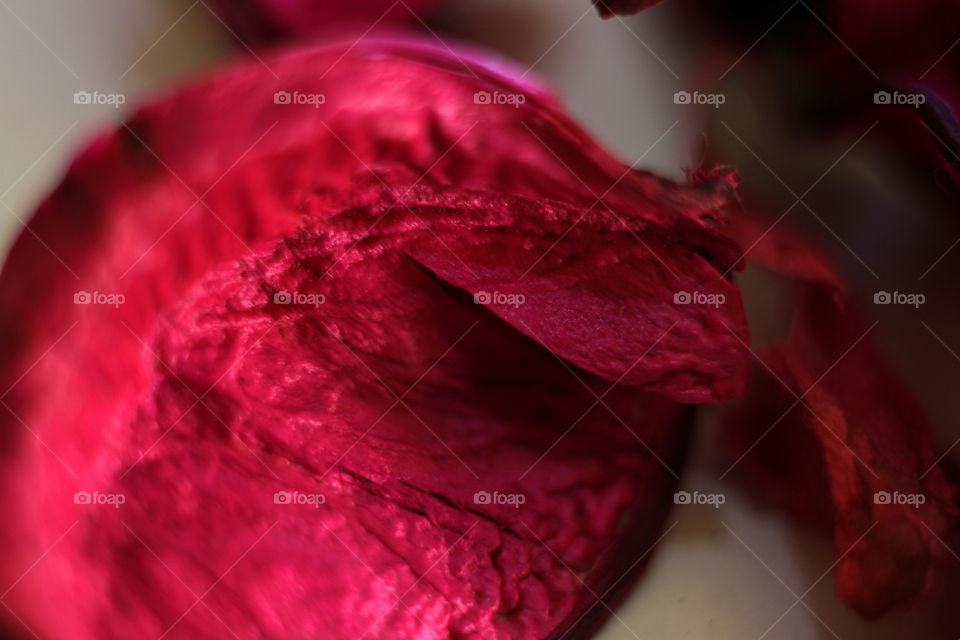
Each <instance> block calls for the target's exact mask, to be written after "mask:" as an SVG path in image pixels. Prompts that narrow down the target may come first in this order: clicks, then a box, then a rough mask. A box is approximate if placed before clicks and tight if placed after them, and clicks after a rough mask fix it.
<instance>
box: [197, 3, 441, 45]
mask: <svg viewBox="0 0 960 640" xmlns="http://www.w3.org/2000/svg"><path fill="white" fill-rule="evenodd" d="M438 4H440V1H439V0H403V1H402V2H398V1H397V0H362V1H358V2H337V1H336V0H214V1H213V2H212V5H213V7H212V8H213V9H214V10H215V11H216V12H217V14H218V15H219V16H220V18H221V19H222V20H223V21H224V22H225V23H226V24H227V26H228V27H229V28H230V30H231V31H232V32H233V33H234V35H236V36H238V37H239V38H240V39H242V40H243V41H244V43H245V44H258V43H261V42H281V41H285V40H305V39H309V38H312V37H316V36H317V35H319V34H335V33H337V32H338V31H339V32H342V31H343V30H344V29H350V28H353V29H359V30H361V31H366V30H367V29H368V28H370V29H375V28H377V27H389V26H391V25H394V26H396V25H401V24H404V23H409V24H412V25H416V26H419V23H420V20H422V19H423V18H424V17H426V16H427V15H428V14H429V12H430V10H431V9H432V8H433V7H434V6H436V5H438Z"/></svg>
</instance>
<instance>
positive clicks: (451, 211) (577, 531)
mask: <svg viewBox="0 0 960 640" xmlns="http://www.w3.org/2000/svg"><path fill="white" fill-rule="evenodd" d="M458 55H459V57H457V56H453V55H451V54H450V53H449V52H447V51H445V50H440V49H439V48H437V47H431V46H426V45H422V44H416V43H412V42H401V41H388V40H364V41H361V42H359V43H353V42H347V43H343V44H337V45H331V46H328V47H324V48H319V49H314V50H308V51H298V52H294V53H289V54H285V55H281V56H278V57H272V58H270V57H268V58H266V59H265V61H264V64H260V62H256V61H255V62H249V63H247V64H244V65H241V66H238V67H236V68H233V69H230V70H226V71H223V72H221V73H218V74H216V75H214V76H213V77H211V78H208V79H206V80H202V81H200V82H198V83H196V84H194V85H192V86H190V87H187V88H186V89H184V90H182V91H180V92H178V93H176V94H174V95H172V96H170V97H168V98H165V99H163V100H160V101H159V102H156V103H154V104H152V105H149V106H147V107H144V108H142V109H140V110H139V111H137V112H136V113H135V114H134V115H133V116H132V117H131V118H130V119H129V120H128V122H127V124H126V126H125V127H123V128H122V129H120V130H119V131H117V132H115V133H111V134H108V135H105V136H103V137H101V138H100V139H98V140H96V141H95V142H94V143H93V144H92V145H90V146H89V147H88V148H87V149H86V150H85V151H84V152H83V153H82V154H81V155H79V156H78V157H77V159H76V160H75V161H74V163H73V165H72V166H71V168H70V170H69V172H68V174H67V176H66V177H65V178H64V180H63V182H62V183H61V184H60V185H59V186H58V187H57V189H56V190H55V191H54V192H53V193H52V194H51V195H50V196H49V197H48V198H47V200H46V201H45V202H44V203H43V204H42V205H41V207H40V209H39V210H38V211H37V213H36V214H35V215H34V217H33V218H32V219H31V220H30V222H29V231H27V232H25V233H23V234H22V235H21V236H20V238H19V239H18V240H17V242H16V244H15V246H14V247H13V249H12V251H11V253H10V256H9V258H8V260H7V263H6V265H5V267H4V270H3V273H2V275H0V331H2V333H3V340H2V341H0V344H3V345H4V351H3V354H2V359H0V382H2V385H3V388H5V389H10V391H9V392H8V393H7V394H6V395H5V396H4V405H5V406H6V410H5V413H3V414H2V420H3V423H2V428H0V433H2V434H3V435H2V437H3V440H4V445H5V446H4V451H6V452H7V459H8V464H6V465H5V466H4V467H3V468H2V471H0V487H2V488H3V495H4V499H5V500H6V505H7V507H6V509H7V511H6V513H7V517H6V518H5V519H4V523H3V525H2V526H0V540H2V543H3V548H4V550H5V553H4V554H3V556H2V558H0V575H2V576H3V578H4V579H5V580H6V581H7V583H12V584H13V585H14V586H13V588H11V589H10V590H9V591H8V592H7V594H6V595H5V596H4V602H5V604H7V605H8V607H9V609H4V610H3V615H4V616H6V617H5V618H4V622H5V625H6V627H7V628H9V629H11V630H13V631H14V632H17V633H20V632H23V630H24V627H23V626H22V625H27V626H29V628H31V629H34V630H35V632H36V633H38V634H40V635H42V636H44V637H51V638H58V637H70V638H79V639H81V640H82V639H84V638H109V637H117V638H120V637H123V638H129V637H147V636H153V637H157V636H160V635H161V634H165V633H166V635H165V636H164V637H171V638H176V637H190V638H197V637H216V636H220V635H225V634H226V635H229V633H230V632H229V631H227V629H229V630H231V631H232V632H233V633H234V634H236V635H237V636H239V637H278V638H280V637H282V638H287V637H297V636H308V637H315V636H326V637H337V638H339V637H361V636H363V635H364V634H366V636H365V637H391V638H396V637H417V638H441V637H449V636H451V635H459V636H476V637H517V638H546V637H556V636H559V635H560V634H562V633H564V632H566V631H570V632H571V634H572V637H582V636H584V635H586V634H587V633H588V632H589V631H590V630H592V629H594V628H596V626H597V625H598V624H599V623H600V622H601V621H602V620H603V618H604V616H605V615H606V614H607V612H608V609H607V608H606V607H601V606H599V605H597V604H596V598H595V597H594V594H597V595H603V596H604V598H605V602H609V603H615V602H616V601H617V598H618V597H619V594H620V593H622V591H623V589H624V588H626V586H628V585H629V583H630V578H631V577H632V576H634V575H635V574H636V569H637V568H639V567H640V566H642V560H643V559H644V558H646V557H647V555H646V552H647V551H648V549H649V547H650V546H651V545H652V544H653V543H654V542H655V540H656V539H657V537H658V536H659V532H660V528H661V527H662V523H663V519H664V517H665V513H666V510H667V508H668V506H669V503H670V495H671V492H672V490H673V487H674V485H675V482H676V478H677V473H678V471H679V466H680V464H681V463H682V460H683V455H684V452H685V449H686V447H685V443H686V439H687V434H688V428H689V422H690V418H691V415H690V409H689V408H686V407H683V406H680V405H678V404H675V403H674V402H673V401H672V400H671V399H678V400H684V401H690V400H715V399H721V398H726V397H730V396H731V395H734V394H736V393H738V392H739V389H740V388H742V386H743V384H744V378H745V375H746V361H747V357H746V350H745V349H743V348H742V346H738V345H739V341H740V340H745V339H746V328H745V323H744V320H743V312H742V309H741V308H740V304H739V297H738V296H737V295H736V292H735V291H734V290H733V289H732V288H731V287H730V285H729V283H728V282H727V281H726V280H725V279H724V278H723V277H722V274H723V273H724V271H726V269H727V268H728V267H729V266H730V263H731V261H732V260H733V259H734V258H735V255H736V254H735V247H734V245H733V243H732V242H731V241H730V240H729V239H728V238H726V237H725V236H724V235H723V234H722V233H721V232H720V231H718V230H717V229H718V227H719V226H720V224H721V221H722V212H723V210H724V206H725V203H726V201H727V200H728V194H727V189H726V188H725V187H723V185H722V184H701V185H698V186H696V187H681V186H678V185H674V184H671V183H668V182H666V181H664V180H661V179H659V178H656V177H655V176H652V175H650V174H647V173H644V172H638V171H631V170H628V169H627V168H626V167H624V166H623V165H622V164H621V163H619V162H618V161H616V160H615V159H614V158H612V157H611V156H609V155H608V154H607V153H606V152H605V151H603V150H602V149H601V148H599V147H598V146H597V145H596V144H595V143H594V142H592V141H591V140H590V138H589V137H588V136H587V135H586V134H585V133H584V132H583V131H582V130H581V129H580V128H579V127H577V126H576V125H575V124H574V123H573V122H571V121H570V120H569V119H568V118H567V117H566V116H565V115H564V114H563V113H562V111H561V110H560V107H559V106H558V104H557V103H556V102H555V101H554V99H553V98H552V97H551V96H550V95H549V94H547V93H546V92H545V91H543V90H542V89H541V88H539V87H537V86H536V85H535V84H532V83H530V82H520V81H518V80H516V79H514V78H513V77H511V75H510V73H511V71H510V69H509V65H506V64H504V63H501V62H498V61H496V60H490V59H484V60H483V62H482V63H481V61H480V60H479V59H478V57H477V55H476V54H474V53H471V52H463V53H461V54H458ZM265 65H266V66H265ZM268 67H269V68H268ZM274 74H276V76H275V75H274ZM277 77H279V78H280V79H279V80H278V79H277ZM500 95H504V96H507V98H510V99H504V100H500V98H498V97H496V96H500ZM521 97H522V100H521V99H520V98H521ZM601 196H602V197H601ZM551 247H552V249H551V251H550V252H546V249H548V248H551ZM565 260H566V261H565ZM571 263H572V264H571ZM574 264H575V265H576V266H577V268H576V269H574V268H573V266H574ZM525 271H529V275H525V273H524V272H525ZM671 271H672V272H673V273H674V274H676V276H677V277H676V279H675V280H671V279H670V278H668V277H667V276H666V275H664V274H669V273H670V272H671ZM681 285H682V286H684V287H687V286H689V287H690V288H691V289H694V290H696V291H700V292H707V291H713V290H715V289H716V290H717V291H721V292H724V293H726V294H727V296H728V300H727V302H726V304H724V305H723V306H722V307H721V308H720V309H719V310H718V311H717V312H716V313H715V314H713V315H706V314H704V313H703V312H702V311H701V310H700V309H699V308H697V306H696V305H676V304H673V297H672V296H673V295H674V293H675V290H676V289H677V288H678V287H679V286H681ZM481 287H483V288H486V290H487V291H488V292H489V293H490V294H491V295H492V297H491V300H490V302H491V303H492V304H489V305H486V304H477V302H481V303H482V302H484V301H485V300H484V299H483V298H477V297H476V296H479V294H480V293H481V290H480V289H481ZM516 294H522V295H524V296H527V298H526V299H525V300H521V299H519V298H517V297H516ZM511 295H513V296H514V298H512V299H510V298H503V297H501V296H511ZM121 296H122V298H121ZM621 297H622V298H623V300H622V303H620V304H614V303H615V302H616V301H617V300H619V299H620V298H621ZM506 300H512V301H510V302H505V301H506ZM104 303H106V304H104ZM565 305H567V306H566V307H565ZM564 309H566V310H565V311H564ZM564 314H566V317H561V316H563V315H564ZM575 314H576V316H577V317H576V318H573V316H574V315H575ZM551 316H556V317H551ZM574 320H576V321H574ZM720 320H722V321H723V324H721V322H720ZM724 325H727V326H729V327H733V328H734V330H735V332H737V333H738V334H739V335H738V336H733V335H731V334H730V332H729V331H728V329H727V326H724ZM684 345H686V348H685V349H684V348H683V346H684ZM545 347H546V348H545ZM616 383H621V384H616ZM651 391H659V392H661V394H662V395H660V394H654V393H651ZM665 396H669V398H668V397H665ZM41 556H42V558H43V560H42V562H40V563H36V564H35V566H34V562H35V561H36V559H37V558H38V557H41ZM54 614H55V615H54Z"/></svg>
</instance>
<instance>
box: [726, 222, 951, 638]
mask: <svg viewBox="0 0 960 640" xmlns="http://www.w3.org/2000/svg"><path fill="white" fill-rule="evenodd" d="M745 220H746V224H744V225H743V226H742V228H741V230H740V236H741V238H742V242H743V243H744V246H745V247H751V246H753V249H752V250H751V251H750V252H749V253H748V254H747V256H746V259H747V260H748V261H749V260H751V259H752V258H756V260H757V262H758V263H759V264H762V265H764V266H765V267H768V268H771V269H773V270H774V271H776V272H779V273H780V274H782V275H785V276H787V277H789V278H791V279H793V280H795V282H796V283H797V286H798V287H799V288H800V291H801V293H800V296H799V302H798V305H797V310H796V313H795V315H794V318H793V322H792V329H791V333H790V337H789V339H788V340H787V341H786V342H785V343H782V344H774V345H772V346H769V347H766V348H764V349H762V350H760V352H759V354H758V356H759V359H760V360H761V362H759V363H758V366H756V367H755V368H754V369H755V375H756V376H757V380H756V381H755V382H754V384H752V385H751V388H750V391H749V392H748V394H747V396H746V398H744V399H743V400H742V401H739V402H737V403H734V405H733V406H732V407H731V408H730V411H729V413H728V415H727V420H726V425H725V426H726V429H727V435H726V437H727V439H728V443H729V445H730V446H731V450H732V451H733V452H734V455H735V457H737V458H738V459H739V457H740V456H741V455H742V456H743V461H742V463H741V464H743V466H744V468H746V469H747V470H748V472H749V473H750V474H751V475H753V476H754V477H755V478H756V479H759V480H760V481H761V482H760V483H759V484H760V486H761V488H762V491H763V492H765V493H767V494H769V495H773V496H774V498H775V499H776V500H777V501H779V502H781V503H783V504H785V505H786V506H788V507H789V508H791V510H793V511H794V512H795V513H798V514H799V515H800V516H801V517H803V518H804V519H805V520H808V521H812V522H814V523H816V524H821V525H823V524H829V523H830V522H832V527H833V535H834V544H835V549H836V554H837V565H836V567H835V569H834V576H835V581H836V588H837V592H838V594H839V596H840V597H841V598H842V599H843V600H844V601H845V602H846V603H847V604H849V605H850V606H851V607H853V608H854V609H856V610H857V611H858V612H860V613H861V614H863V615H866V616H871V617H872V616H877V615H880V614H882V613H884V612H886V611H887V610H889V609H890V608H891V607H893V606H894V605H896V604H898V603H900V602H903V601H905V600H908V599H910V598H912V597H914V596H917V595H919V594H925V595H926V596H928V597H929V598H937V597H940V596H941V593H939V590H940V589H942V588H943V586H944V584H946V583H947V582H948V581H949V580H955V577H956V576H957V574H958V571H957V570H958V566H957V563H956V559H955V558H954V557H953V556H952V552H951V551H950V550H949V547H948V545H950V544H956V542H957V540H958V538H957V535H958V523H960V510H958V506H957V505H958V492H957V488H956V487H955V486H954V485H952V484H951V483H950V482H948V481H947V480H946V479H945V477H944V475H943V472H942V470H941V469H940V467H939V466H938V462H939V461H938V456H937V453H936V450H935V447H934V442H933V437H932V433H931V430H930V427H929V424H928V423H927V421H926V418H925V417H924V415H923V411H922V409H921V408H920V406H919V405H918V404H917V402H916V400H915V399H914V398H913V396H912V395H911V394H910V392H909V391H907V390H906V388H905V387H904V386H903V384H902V382H900V380H899V379H898V378H897V376H896V375H895V374H894V373H893V371H892V370H891V369H890V366H889V365H888V364H887V363H886V361H885V359H884V358H883V356H882V355H881V354H880V352H879V350H878V348H877V347H876V345H875V343H874V341H873V339H872V336H871V335H870V329H871V327H870V326H869V325H867V324H866V323H865V322H864V321H863V320H862V319H861V318H860V316H859V314H857V313H856V311H855V310H854V309H852V307H851V302H850V301H849V300H847V299H846V297H845V296H844V295H843V292H842V289H841V288H839V287H838V283H837V281H836V277H835V276H833V275H832V274H831V273H830V272H829V271H825V269H829V265H828V264H827V263H826V262H825V260H824V259H823V258H822V257H821V256H819V254H818V253H817V252H816V251H815V250H813V249H812V248H808V249H806V250H798V249H797V248H796V247H798V246H802V245H803V244H804V243H803V241H802V240H800V239H799V238H797V237H796V236H794V235H793V234H791V233H789V232H788V231H786V230H785V229H784V228H783V227H782V225H780V226H777V227H774V228H773V230H769V225H766V229H767V230H768V233H767V234H766V235H764V236H762V237H760V236H758V234H757V233H756V231H757V229H759V228H760V227H761V226H763V225H761V224H760V223H759V222H758V221H756V220H750V219H749V218H746V219H745ZM783 247H791V248H790V249H788V250H783ZM804 263H806V264H807V271H808V273H809V277H805V276H804V275H803V268H802V265H803V264H804ZM787 452H789V455H786V454H787ZM804 452H805V453H804ZM814 461H817V462H818V464H817V465H816V466H811V463H812V462H814ZM895 494H899V495H903V496H916V495H922V496H924V502H923V504H921V505H919V506H915V505H913V504H909V503H908V504H893V503H891V504H885V503H884V497H883V496H884V495H891V496H893V495H895ZM893 502H896V498H894V500H893ZM941 629H942V627H941Z"/></svg>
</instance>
